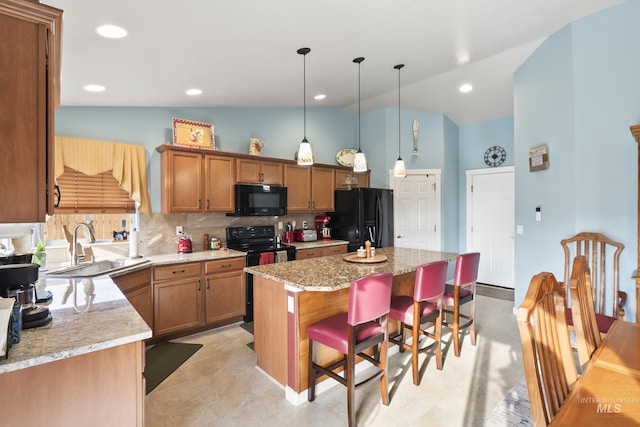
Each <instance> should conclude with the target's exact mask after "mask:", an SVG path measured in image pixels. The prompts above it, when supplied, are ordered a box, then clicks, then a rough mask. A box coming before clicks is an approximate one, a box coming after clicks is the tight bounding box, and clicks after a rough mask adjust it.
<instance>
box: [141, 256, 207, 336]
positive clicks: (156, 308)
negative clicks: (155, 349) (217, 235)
mask: <svg viewBox="0 0 640 427" xmlns="http://www.w3.org/2000/svg"><path fill="white" fill-rule="evenodd" d="M201 295H202V265H201V263H200V262H193V263H183V264H172V265H168V266H161V267H154V268H153V296H154V301H153V303H154V304H153V313H154V326H155V329H154V336H160V335H166V334H169V333H172V332H178V331H183V330H188V329H190V328H196V327H198V326H201V325H202V324H203V323H204V317H203V313H202V308H201V305H202V303H201Z"/></svg>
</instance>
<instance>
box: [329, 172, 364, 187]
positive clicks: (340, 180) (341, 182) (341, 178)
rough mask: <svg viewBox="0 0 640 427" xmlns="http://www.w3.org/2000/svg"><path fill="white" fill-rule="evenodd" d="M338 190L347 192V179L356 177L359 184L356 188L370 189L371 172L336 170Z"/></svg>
mask: <svg viewBox="0 0 640 427" xmlns="http://www.w3.org/2000/svg"><path fill="white" fill-rule="evenodd" d="M335 173H336V187H335V188H336V190H346V189H348V188H349V187H348V186H347V185H345V182H346V180H347V177H351V176H355V178H356V179H357V181H358V183H357V184H356V185H355V187H360V188H362V187H369V171H367V172H357V173H356V172H353V170H351V169H346V168H339V169H336V172H335Z"/></svg>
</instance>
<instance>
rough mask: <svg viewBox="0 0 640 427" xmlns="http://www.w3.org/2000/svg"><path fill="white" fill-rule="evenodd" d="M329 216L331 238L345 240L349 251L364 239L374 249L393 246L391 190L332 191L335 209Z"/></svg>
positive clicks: (361, 243) (362, 243)
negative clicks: (333, 192)
mask: <svg viewBox="0 0 640 427" xmlns="http://www.w3.org/2000/svg"><path fill="white" fill-rule="evenodd" d="M329 216H330V217H331V225H330V226H331V228H332V232H331V235H332V237H333V238H334V239H337V240H347V241H348V242H349V252H353V251H355V250H356V249H358V248H359V247H360V246H364V242H365V241H367V240H369V241H370V242H371V245H372V246H373V247H376V248H381V247H385V246H393V190H388V189H384V188H354V189H351V190H335V212H332V213H329Z"/></svg>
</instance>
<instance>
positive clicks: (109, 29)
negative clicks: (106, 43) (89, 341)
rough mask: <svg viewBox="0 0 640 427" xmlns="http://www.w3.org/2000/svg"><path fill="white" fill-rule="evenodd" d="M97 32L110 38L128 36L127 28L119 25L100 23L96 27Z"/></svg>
mask: <svg viewBox="0 0 640 427" xmlns="http://www.w3.org/2000/svg"><path fill="white" fill-rule="evenodd" d="M96 33H98V34H100V35H101V36H102V37H106V38H108V39H121V38H123V37H126V36H127V30H125V29H124V28H122V27H118V26H117V25H100V26H99V27H98V28H96Z"/></svg>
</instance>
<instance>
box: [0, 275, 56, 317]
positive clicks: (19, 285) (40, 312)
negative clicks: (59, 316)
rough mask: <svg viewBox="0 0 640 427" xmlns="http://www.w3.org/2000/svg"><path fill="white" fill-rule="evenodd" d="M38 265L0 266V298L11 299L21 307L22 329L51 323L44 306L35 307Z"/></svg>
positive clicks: (48, 313)
mask: <svg viewBox="0 0 640 427" xmlns="http://www.w3.org/2000/svg"><path fill="white" fill-rule="evenodd" d="M39 267H40V266H39V265H38V264H7V265H0V296H2V297H4V298H9V297H13V298H15V299H16V302H17V303H18V304H21V305H22V329H28V328H36V327H38V326H45V325H48V324H49V322H51V319H52V317H51V312H50V311H49V309H48V308H47V307H45V306H39V305H36V302H37V299H36V289H35V285H34V283H35V282H37V281H38V269H39Z"/></svg>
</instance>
